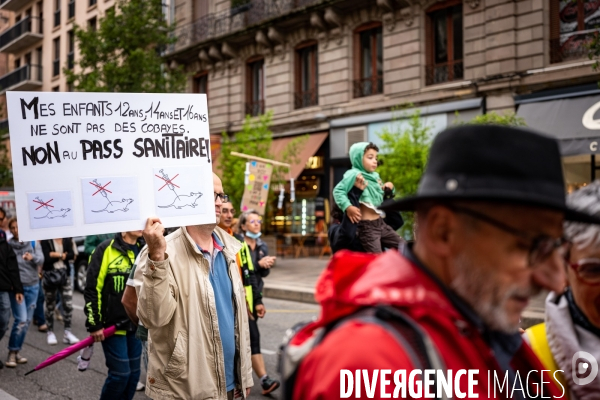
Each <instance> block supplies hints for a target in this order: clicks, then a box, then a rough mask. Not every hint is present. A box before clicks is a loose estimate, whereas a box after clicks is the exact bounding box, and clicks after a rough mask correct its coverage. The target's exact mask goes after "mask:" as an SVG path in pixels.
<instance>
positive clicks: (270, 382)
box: [239, 210, 280, 395]
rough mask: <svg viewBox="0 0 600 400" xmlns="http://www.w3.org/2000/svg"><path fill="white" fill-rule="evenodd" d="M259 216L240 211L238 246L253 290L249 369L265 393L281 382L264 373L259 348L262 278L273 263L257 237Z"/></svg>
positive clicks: (249, 211)
mask: <svg viewBox="0 0 600 400" xmlns="http://www.w3.org/2000/svg"><path fill="white" fill-rule="evenodd" d="M261 224H262V220H261V217H260V215H258V214H257V213H256V212H254V211H253V210H248V211H246V212H244V213H243V214H242V215H240V220H239V232H240V233H241V234H243V235H244V242H243V244H244V247H242V249H241V250H240V253H239V254H240V258H241V264H242V270H245V269H246V268H247V269H248V271H249V272H250V276H249V280H250V283H251V285H252V293H251V295H250V294H248V293H247V294H246V300H247V301H248V305H249V307H250V312H251V313H252V315H251V316H250V318H249V319H248V322H249V328H250V349H251V352H252V369H253V370H254V373H256V375H257V376H258V377H259V378H260V385H261V387H262V389H263V390H262V394H263V395H267V394H269V393H271V392H273V391H274V390H275V389H277V388H278V387H279V385H280V382H279V381H277V380H274V379H271V378H270V377H269V375H267V370H266V368H265V361H264V359H263V356H262V354H261V351H260V332H259V330H258V323H257V321H258V318H263V317H264V316H265V314H266V312H267V310H266V308H265V306H264V304H263V302H262V290H263V287H264V282H263V279H262V278H264V277H266V276H267V275H269V272H271V271H270V268H271V267H272V266H273V264H275V259H276V257H273V256H269V250H268V248H267V245H266V243H265V242H263V241H262V240H261V239H260V236H261V232H260V229H261Z"/></svg>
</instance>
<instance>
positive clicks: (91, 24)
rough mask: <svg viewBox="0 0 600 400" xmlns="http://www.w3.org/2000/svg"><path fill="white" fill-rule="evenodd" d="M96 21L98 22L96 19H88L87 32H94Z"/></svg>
mask: <svg viewBox="0 0 600 400" xmlns="http://www.w3.org/2000/svg"><path fill="white" fill-rule="evenodd" d="M97 21H98V20H97V19H96V17H92V18H90V19H88V30H90V31H95V30H96V27H97V25H98V23H97Z"/></svg>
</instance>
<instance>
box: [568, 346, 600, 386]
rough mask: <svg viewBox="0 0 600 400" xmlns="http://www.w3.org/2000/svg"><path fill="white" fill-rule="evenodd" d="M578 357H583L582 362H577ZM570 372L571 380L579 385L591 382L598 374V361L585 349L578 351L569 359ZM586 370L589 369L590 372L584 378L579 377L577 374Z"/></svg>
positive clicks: (581, 373)
mask: <svg viewBox="0 0 600 400" xmlns="http://www.w3.org/2000/svg"><path fill="white" fill-rule="evenodd" d="M580 359H584V360H585V361H584V362H578V361H579V360H580ZM571 368H572V370H571V374H572V375H573V382H575V384H577V385H579V386H583V385H587V384H588V383H591V382H592V381H593V380H594V379H596V376H597V375H598V361H596V359H595V358H594V356H592V355H591V354H590V353H587V352H585V351H578V352H577V353H575V354H574V355H573V358H572V360H571ZM587 370H590V374H589V375H588V376H587V377H585V378H579V376H578V374H579V375H583V374H585V372H586V371H587Z"/></svg>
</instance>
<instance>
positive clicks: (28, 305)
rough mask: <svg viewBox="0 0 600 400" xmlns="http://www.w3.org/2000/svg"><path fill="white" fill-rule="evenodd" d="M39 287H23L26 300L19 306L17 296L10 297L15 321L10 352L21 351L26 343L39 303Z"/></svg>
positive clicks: (9, 343) (11, 333)
mask: <svg viewBox="0 0 600 400" xmlns="http://www.w3.org/2000/svg"><path fill="white" fill-rule="evenodd" d="M39 288H40V287H39V285H32V286H23V297H25V300H24V301H23V302H22V303H21V304H19V303H17V299H16V297H15V294H14V293H12V294H11V296H10V307H11V308H12V313H13V318H14V319H15V321H14V323H13V327H12V331H11V332H10V339H9V340H8V350H9V351H20V350H21V347H23V342H25V335H27V330H28V329H29V324H30V323H31V319H32V318H33V311H34V310H35V304H36V303H37V297H38V291H39Z"/></svg>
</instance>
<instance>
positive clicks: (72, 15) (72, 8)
mask: <svg viewBox="0 0 600 400" xmlns="http://www.w3.org/2000/svg"><path fill="white" fill-rule="evenodd" d="M71 18H75V1H70V2H69V18H68V19H71Z"/></svg>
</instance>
